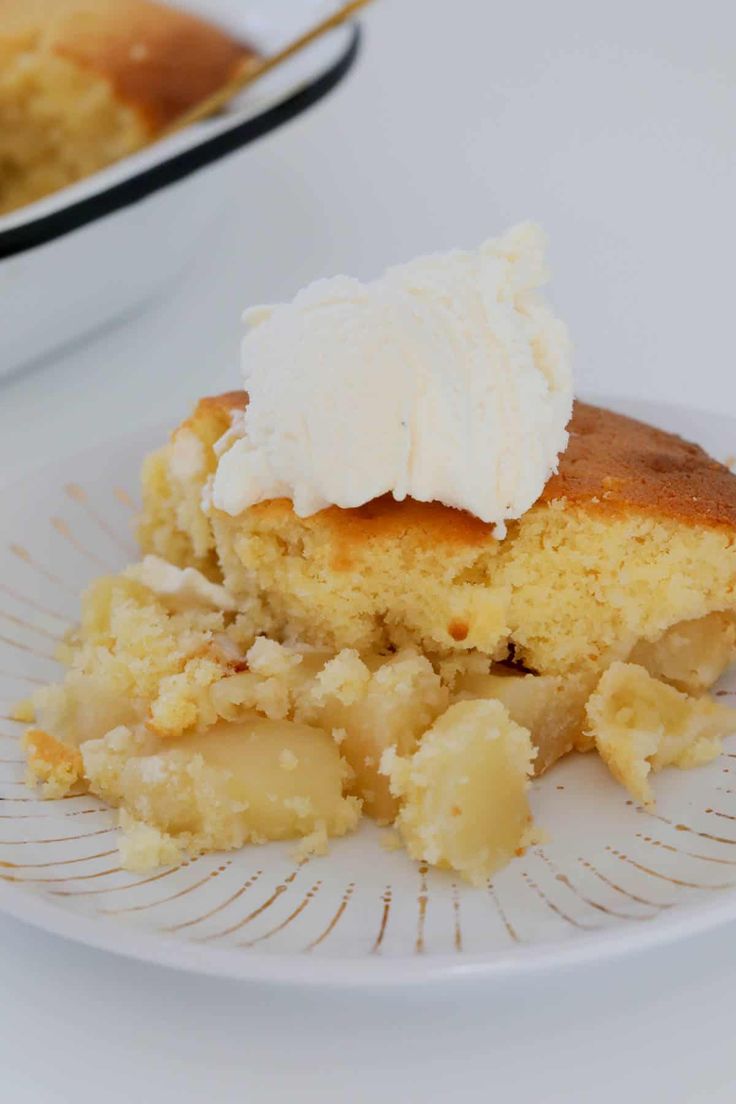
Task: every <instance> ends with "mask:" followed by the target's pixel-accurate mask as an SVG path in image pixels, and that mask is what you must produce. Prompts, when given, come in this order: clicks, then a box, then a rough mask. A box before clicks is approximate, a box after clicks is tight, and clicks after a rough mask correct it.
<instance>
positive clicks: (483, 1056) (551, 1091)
mask: <svg viewBox="0 0 736 1104" xmlns="http://www.w3.org/2000/svg"><path fill="white" fill-rule="evenodd" d="M274 2H276V0H274ZM364 22H365V27H366V36H365V38H366V40H365V43H364V54H363V57H362V60H361V61H360V62H359V65H358V68H357V70H356V71H355V72H354V73H353V74H352V75H351V77H349V78H348V81H347V82H346V84H345V85H343V86H342V87H341V88H340V89H338V90H337V91H336V92H335V93H333V94H332V96H331V97H330V99H329V100H328V101H326V102H325V103H323V104H321V105H320V106H318V107H317V108H316V109H314V110H313V111H312V112H311V113H310V114H308V115H307V116H305V117H304V118H302V119H299V120H297V121H296V122H294V123H292V124H290V125H289V126H288V128H286V129H285V130H283V131H280V132H278V133H276V134H275V135H272V136H271V137H269V138H267V139H265V140H264V141H262V142H260V143H259V144H258V145H256V146H252V147H250V148H248V149H247V150H245V151H243V153H242V154H240V155H238V156H237V157H236V158H234V159H233V160H232V161H231V163H230V165H231V171H232V173H233V179H234V194H233V200H232V203H231V205H230V206H229V207H228V208H227V209H224V210H223V211H222V212H221V217H220V219H219V222H218V224H217V225H216V227H215V230H214V231H213V233H212V236H211V238H210V240H209V241H208V242H207V244H206V246H205V248H204V249H202V250H201V251H200V252H199V254H198V255H197V256H196V258H195V259H194V260H193V261H192V263H191V265H190V267H189V269H188V270H187V272H186V273H185V274H184V275H183V277H182V279H181V281H180V282H179V284H178V285H177V286H176V287H174V288H172V289H170V290H169V292H168V293H167V295H166V296H165V298H163V299H162V300H161V301H159V302H158V303H156V304H155V306H154V307H152V308H151V309H150V310H149V311H148V312H147V313H145V314H143V315H140V316H138V317H136V318H134V319H130V320H128V321H127V322H126V323H125V324H123V325H120V326H118V327H117V328H115V329H114V330H110V331H108V332H107V333H105V334H103V335H100V336H98V337H97V338H96V339H95V340H93V341H89V342H87V343H86V344H85V345H84V346H82V347H80V348H77V349H73V350H70V351H69V352H68V353H67V354H66V355H65V356H63V357H62V356H60V357H57V358H55V359H54V361H53V362H52V363H49V364H46V365H43V366H40V367H36V368H34V369H33V370H32V371H29V372H27V373H25V374H24V375H22V376H18V377H16V378H15V379H12V380H10V381H9V382H7V383H5V384H3V385H0V473H1V474H0V478H1V479H2V480H3V481H4V480H10V479H14V478H16V477H18V476H20V475H22V474H23V472H24V471H27V470H29V469H30V468H31V467H34V466H38V465H40V464H42V463H47V462H49V461H53V459H54V458H55V457H57V456H61V455H64V454H65V453H68V452H70V451H73V450H74V449H76V448H78V447H81V446H82V445H84V444H91V443H96V442H99V441H104V440H105V439H106V438H108V437H109V436H110V435H115V434H118V433H121V432H125V431H126V430H127V429H128V428H129V427H131V428H132V427H138V426H141V425H144V424H152V423H158V422H165V423H169V424H172V425H173V424H174V422H175V421H176V420H177V419H178V417H179V416H180V415H181V414H182V413H184V411H185V410H186V409H187V407H188V405H189V404H190V403H191V402H192V401H193V400H194V399H195V398H196V397H198V396H199V395H201V394H204V393H207V392H215V391H218V390H222V389H225V388H231V387H233V386H237V349H238V339H239V313H240V310H241V308H242V307H243V306H245V305H246V304H248V303H253V302H259V301H264V300H265V301H267V300H270V299H274V298H280V297H286V296H289V295H291V294H292V293H293V292H294V291H296V289H297V288H298V287H299V286H300V285H301V284H303V283H304V282H305V281H307V280H309V279H312V278H314V277H316V276H320V275H328V274H332V273H334V272H338V271H347V272H350V273H353V274H356V275H360V276H370V275H372V274H375V273H377V272H378V271H380V269H381V268H382V267H383V266H384V265H385V264H387V263H389V262H392V261H398V260H403V259H406V258H408V257H411V256H412V255H414V254H416V253H418V252H423V251H427V250H432V249H442V248H446V247H450V246H454V245H462V246H472V245H473V244H475V243H477V242H478V241H479V240H481V239H482V238H483V237H484V236H487V235H489V234H493V233H495V232H497V231H499V230H501V229H503V228H504V227H505V226H506V225H507V224H509V223H510V222H513V221H516V220H518V219H521V218H526V217H530V216H531V217H533V218H535V219H537V220H539V221H540V222H541V223H542V224H543V225H544V226H545V228H546V229H547V230H548V232H549V235H550V238H551V244H552V268H553V274H554V281H553V289H552V293H553V297H554V299H555V301H556V303H557V305H558V307H559V309H560V311H561V313H562V314H563V315H564V316H565V317H566V319H567V320H568V322H569V324H570V327H571V330H572V333H573V337H574V340H575V343H576V347H577V356H576V369H577V377H578V388H579V390H580V391H582V392H588V393H591V392H593V393H609V394H617V395H635V396H637V397H650V398H658V399H671V400H672V401H675V402H678V403H685V404H687V405H690V406H691V407H696V408H702V409H706V410H707V409H712V410H715V409H717V410H721V411H736V379H735V370H734V363H733V352H732V348H733V329H734V321H735V319H736V310H735V308H734V301H733V300H734V286H735V282H734V272H735V268H736V266H735V264H734V257H736V249H735V248H734V246H735V245H736V241H735V238H736V230H735V227H736V223H735V221H734V216H733V203H734V196H736V152H735V151H736V143H735V141H734V129H735V126H736V46H735V45H734V43H735V42H736V35H735V33H734V32H736V18H735V16H734V9H733V5H732V3H731V2H730V0H723V2H719V0H701V2H699V3H698V4H695V3H694V2H691V3H684V2H683V3H660V2H655V0H638V2H632V0H622V2H618V3H616V4H610V5H602V4H591V3H589V2H583V0H556V2H555V3H545V2H542V0H514V3H513V4H510V5H502V4H500V3H496V2H487V0H444V2H440V0H423V2H422V0H379V2H378V3H377V4H376V6H375V7H374V8H373V9H372V10H371V11H370V12H369V14H367V16H366V17H365V20H364ZM193 186H194V187H196V182H193ZM141 263H142V264H144V263H145V258H142V259H141ZM100 278H101V279H102V278H107V279H114V258H111V266H110V271H109V272H107V273H101V274H100ZM70 279H73V273H70ZM0 309H1V304H0ZM52 309H53V304H43V305H41V306H40V308H39V324H43V322H42V317H43V310H52ZM0 324H1V321H0ZM734 445H735V448H734V452H736V441H735V442H734ZM734 942H736V931H734V930H733V929H726V930H724V931H723V932H721V933H719V934H717V935H714V936H709V937H707V938H704V939H700V940H693V941H691V942H689V943H687V944H684V945H680V946H679V947H677V948H675V949H671V950H667V951H665V950H662V951H658V952H655V953H650V954H649V955H648V956H647V957H646V958H634V959H632V960H630V961H629V962H627V963H625V964H618V965H616V966H613V967H612V966H606V965H601V966H599V967H596V968H593V969H590V968H588V969H587V970H586V971H584V972H570V973H563V974H557V975H551V976H549V977H540V978H538V979H536V980H526V981H524V982H522V983H517V984H515V985H514V986H509V985H503V986H496V985H494V986H493V989H492V990H489V989H487V988H485V989H484V988H477V987H474V988H470V989H463V988H462V987H460V988H454V989H453V990H452V991H447V992H441V991H429V990H428V991H426V992H424V993H421V994H419V993H415V994H414V995H411V996H409V995H406V994H394V995H392V996H391V997H387V998H385V999H383V998H379V997H377V996H376V995H372V996H371V997H369V998H366V997H361V996H360V995H358V994H348V993H344V994H336V993H332V994H328V995H324V994H323V995H320V994H318V993H301V994H294V993H290V992H288V991H284V990H275V989H272V990H269V989H267V988H254V987H245V986H242V985H236V984H234V983H226V982H216V981H206V980H202V979H196V978H189V977H186V976H180V975H176V974H173V973H170V972H168V971H164V970H160V969H156V968H153V967H145V966H142V965H137V964H135V963H127V962H123V961H122V960H116V959H114V958H112V957H105V956H103V955H102V954H99V953H96V952H92V951H88V950H85V949H83V948H79V947H76V946H72V945H70V944H65V943H62V942H60V941H57V940H55V939H52V938H50V937H47V936H44V935H42V934H40V933H38V932H35V931H31V930H27V929H24V928H22V927H21V926H20V925H18V924H16V923H14V922H11V921H10V920H2V919H0V947H2V951H0V1021H1V1026H2V1031H1V1032H0V1079H1V1083H2V1089H1V1090H0V1099H2V1100H3V1101H5V1100H7V1101H8V1102H9V1104H11V1102H12V1104H16V1102H18V1104H25V1102H26V1101H28V1102H33V1104H36V1102H38V1104H46V1102H47V1101H60V1102H64V1104H66V1102H67V1101H70V1102H71V1101H74V1102H75V1104H86V1101H92V1100H95V1101H97V1100H100V1099H104V1100H106V1101H110V1102H117V1101H123V1100H125V1101H129V1100H140V1101H142V1102H144V1104H148V1102H149V1101H150V1102H153V1104H158V1102H159V1101H161V1102H166V1101H169V1100H177V1101H185V1102H188V1101H200V1100H203V1099H207V1100H211V1101H213V1102H217V1104H219V1102H220V1101H223V1102H229V1101H231V1100H232V1101H235V1100H238V1101H240V1100H247V1101H249V1102H250V1101H254V1102H258V1104H260V1101H269V1102H270V1101H280V1100H290V1101H291V1100H304V1101H312V1100H314V1101H320V1102H331V1101H338V1102H341V1104H342V1102H347V1104H352V1102H353V1101H355V1102H362V1101H364V1100H365V1101H368V1100H370V1101H371V1102H374V1101H376V1100H377V1099H383V1100H388V1101H391V1102H393V1101H394V1100H396V1101H399V1100H400V1101H402V1104H403V1102H404V1101H406V1102H413V1101H420V1100H422V1101H424V1100H432V1101H434V1100H439V1099H443V1098H445V1097H446V1096H447V1095H451V1096H454V1097H455V1098H457V1099H459V1100H463V1101H465V1100H467V1101H475V1100H483V1101H487V1100H492V1099H504V1100H509V1101H524V1102H525V1101H538V1100H541V1101H544V1102H548V1101H549V1102H556V1101H565V1102H568V1101H571V1102H576V1101H581V1102H582V1101H585V1102H587V1101H592V1102H594V1104H598V1102H601V1104H606V1102H608V1101H622V1100H626V1101H627V1102H638V1101H667V1102H668V1104H669V1102H677V1104H679V1102H700V1101H708V1102H710V1101H716V1102H720V1101H723V1102H726V1101H729V1102H730V1101H733V1099H734V1098H735V1097H736V1052H735V1051H734V1048H733V1027H732V1024H733V1019H734V1013H735V1012H736V997H734V995H733V994H734V993H735V992H736V961H735V959H736V956H734V954H733V950H732V948H733V945H734Z"/></svg>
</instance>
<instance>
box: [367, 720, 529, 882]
mask: <svg viewBox="0 0 736 1104" xmlns="http://www.w3.org/2000/svg"><path fill="white" fill-rule="evenodd" d="M534 755H535V750H534V748H533V746H532V742H531V739H530V736H529V732H528V731H527V730H526V729H525V728H522V727H521V726H520V725H518V724H516V723H515V722H514V721H512V720H511V718H510V717H509V714H508V712H507V710H506V708H505V707H504V706H503V705H502V704H501V702H500V701H463V702H456V703H455V704H454V705H451V706H450V708H449V709H448V710H447V711H446V712H445V713H443V714H442V716H441V717H439V718H438V720H436V721H435V723H434V724H433V725H432V727H431V728H430V729H429V731H428V732H426V733H425V735H424V737H423V738H422V741H421V743H420V745H419V748H418V750H417V751H416V752H415V753H414V754H413V755H411V756H407V757H403V756H400V755H398V754H397V753H396V751H395V750H394V749H390V750H389V751H387V752H386V753H385V754H384V756H383V759H382V763H381V767H382V770H383V771H384V772H385V773H386V774H387V775H388V776H389V779H390V783H391V792H392V793H393V794H394V796H395V797H397V798H399V799H400V802H401V805H400V811H399V815H398V817H397V819H396V827H397V829H398V832H399V835H400V836H401V838H402V840H403V843H404V846H405V847H406V849H407V851H408V852H409V854H410V855H411V856H412V858H414V859H420V860H424V861H426V862H428V863H431V864H432V865H434V866H443V867H449V868H450V869H452V870H457V871H458V873H460V874H461V875H462V876H463V877H464V878H465V879H467V881H469V882H472V883H473V884H474V885H482V884H484V882H485V881H486V880H487V879H488V878H489V877H490V875H491V874H493V873H494V871H496V870H498V869H499V868H500V867H502V866H505V865H506V863H507V862H509V861H510V859H512V858H513V857H514V855H516V854H518V853H519V852H520V851H521V850H522V849H523V848H524V847H525V846H526V845H527V844H529V843H530V842H532V840H533V823H532V815H531V812H530V809H529V803H528V801H527V788H528V785H529V775H530V773H531V769H532V763H533V760H534Z"/></svg>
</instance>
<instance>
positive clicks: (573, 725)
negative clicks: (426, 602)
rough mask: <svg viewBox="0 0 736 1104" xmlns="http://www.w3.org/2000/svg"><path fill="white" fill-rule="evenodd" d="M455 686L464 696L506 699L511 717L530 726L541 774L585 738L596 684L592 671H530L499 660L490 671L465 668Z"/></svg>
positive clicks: (462, 698)
mask: <svg viewBox="0 0 736 1104" xmlns="http://www.w3.org/2000/svg"><path fill="white" fill-rule="evenodd" d="M455 687H456V692H455V696H456V698H457V699H459V700H465V699H484V700H485V699H495V700H497V701H500V702H502V703H503V704H504V705H505V706H506V709H507V710H508V711H509V715H510V717H511V719H512V720H513V721H515V722H516V723H517V724H519V725H521V726H522V728H527V729H529V732H530V733H531V738H532V743H533V744H534V746H535V747H536V749H537V756H536V758H535V760H534V773H535V774H536V775H539V774H542V773H543V772H544V771H545V770H546V769H547V767H549V766H551V765H552V763H554V762H556V761H557V760H558V759H559V758H560V757H561V756H563V755H566V754H567V753H568V751H571V750H572V749H573V748H574V747H579V746H580V744H581V733H582V731H583V727H584V723H585V702H586V699H587V697H588V694H589V693H590V690H591V684H590V679H589V677H586V676H582V675H581V676H575V675H532V674H527V675H525V674H521V673H518V672H516V671H513V670H510V669H508V668H507V669H504V668H503V667H498V666H497V667H494V668H493V669H492V670H491V671H490V672H488V673H475V672H471V673H468V674H462V675H460V676H459V677H458V679H457V681H456V684H455ZM580 750H585V748H584V747H580Z"/></svg>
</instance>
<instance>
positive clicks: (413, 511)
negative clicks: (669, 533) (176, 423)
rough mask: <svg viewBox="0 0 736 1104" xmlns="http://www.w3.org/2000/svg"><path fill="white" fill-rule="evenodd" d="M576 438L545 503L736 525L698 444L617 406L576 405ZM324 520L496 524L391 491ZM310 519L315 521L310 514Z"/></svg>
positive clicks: (458, 536)
mask: <svg viewBox="0 0 736 1104" xmlns="http://www.w3.org/2000/svg"><path fill="white" fill-rule="evenodd" d="M246 400H247V396H246V394H245V392H244V391H230V392H228V393H227V394H224V395H216V396H211V397H209V398H206V399H202V400H201V403H200V404H199V407H198V408H197V411H196V412H195V416H194V417H195V419H196V417H197V414H198V413H199V412H200V411H201V413H202V414H204V413H205V411H206V412H207V413H208V414H210V415H212V414H213V413H214V412H215V411H219V412H220V413H221V414H222V415H223V417H224V418H225V419H229V414H230V412H231V411H233V410H238V409H241V410H242V409H243V408H244V406H245V403H246ZM569 431H570V441H569V444H568V447H567V449H566V450H565V452H564V453H563V454H562V456H561V457H560V466H559V471H558V473H557V474H556V475H554V476H552V478H551V479H550V480H549V482H548V483H547V485H546V487H545V488H544V490H543V492H542V494H541V496H540V499H539V502H542V503H547V502H553V501H556V500H565V501H566V502H568V503H570V504H573V505H575V506H577V507H581V508H584V509H586V510H595V511H596V512H603V513H611V514H622V513H628V512H634V513H637V514H646V515H649V516H651V517H652V518H657V517H663V518H670V519H672V520H675V521H679V522H682V523H685V524H688V525H702V526H706V527H708V528H713V527H718V528H722V527H725V528H731V529H736V475H734V474H733V473H732V472H731V471H729V469H728V468H727V467H725V466H724V465H723V464H719V463H718V461H717V460H714V459H712V457H710V456H709V455H708V454H707V453H706V452H705V451H704V449H702V448H701V447H700V446H699V445H695V444H692V443H691V442H689V441H685V440H683V438H682V437H678V436H677V435H676V434H674V433H667V432H665V431H664V430H662V429H657V428H656V427H655V426H652V425H648V424H647V423H645V422H639V421H636V420H635V419H634V418H628V417H626V416H625V415H623V414H615V413H614V412H613V411H612V410H606V409H604V408H602V407H597V406H590V405H589V404H588V403H583V402H577V401H576V403H575V406H574V410H573V416H572V419H571V421H570V425H569ZM290 508H291V504H290V503H289V502H287V500H285V499H278V500H276V501H273V502H264V503H260V504H259V505H257V506H254V507H251V509H252V510H254V511H261V512H263V513H266V512H269V513H270V512H274V511H279V512H281V511H286V510H290ZM319 517H320V523H321V524H324V523H327V524H328V525H331V526H334V527H335V528H338V527H339V529H340V531H341V535H342V536H343V538H344V539H347V540H348V541H349V540H350V539H351V538H352V539H356V540H357V539H365V538H367V537H370V536H372V535H377V533H378V532H379V531H380V532H382V533H386V532H387V531H388V532H395V533H397V534H398V533H400V532H401V531H402V530H403V529H407V528H411V530H412V532H413V533H414V534H415V535H418V534H419V533H421V532H422V530H424V531H426V536H427V539H428V540H436V539H441V540H443V541H447V540H455V541H458V542H462V543H466V542H473V541H478V542H481V541H484V540H486V539H487V538H488V534H489V532H490V531H491V529H492V528H493V526H492V525H488V524H486V523H485V522H482V521H480V520H479V519H478V518H475V517H473V516H472V515H470V514H468V513H466V512H465V511H462V510H455V509H452V508H451V507H449V506H443V505H442V504H441V503H438V502H416V501H414V500H412V499H405V500H404V501H403V502H396V501H395V499H394V498H393V497H392V496H391V495H384V496H383V497H382V498H379V499H375V500H374V501H373V502H368V503H366V504H365V505H364V506H359V507H357V508H356V509H353V510H341V509H339V508H338V507H336V506H333V507H330V508H329V509H327V510H323V511H322V512H321V513H320V515H319ZM305 521H306V523H307V524H308V523H309V521H310V519H305Z"/></svg>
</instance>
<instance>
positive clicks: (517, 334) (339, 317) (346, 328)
mask: <svg viewBox="0 0 736 1104" xmlns="http://www.w3.org/2000/svg"><path fill="white" fill-rule="evenodd" d="M544 253H545V239H544V235H543V233H542V231H541V230H540V229H539V228H538V227H537V226H535V225H533V224H530V223H524V224H522V225H520V226H516V227H514V228H513V229H511V230H509V231H508V232H507V233H506V234H504V235H503V236H502V237H500V238H497V239H490V240H489V241H487V242H485V243H484V244H483V245H481V246H480V248H478V249H476V250H472V251H469V252H460V251H454V252H451V253H444V254H436V255H430V256H426V257H419V258H417V259H416V260H414V261H411V262H409V263H408V264H404V265H399V266H397V267H395V268H390V269H388V270H387V272H386V273H385V274H384V275H383V276H381V277H380V278H379V279H377V280H374V281H372V282H370V283H361V282H360V281H359V280H355V279H352V278H350V277H347V276H336V277H334V278H333V279H328V280H318V281H316V282H315V283H313V284H310V285H309V286H308V287H306V288H304V289H303V290H302V291H300V292H299V293H298V295H297V296H296V297H295V299H294V300H293V301H292V302H291V303H284V304H278V305H276V306H265V307H255V308H253V309H251V310H249V311H247V312H246V314H245V321H246V324H247V327H248V331H247V335H246V337H245V339H244V342H243V376H244V380H245V386H246V389H247V391H248V392H249V395H250V401H249V404H248V407H247V409H246V411H245V415H244V419H243V423H242V428H243V436H242V437H240V438H239V439H238V440H236V441H235V443H234V444H233V445H232V446H231V447H230V448H229V449H228V450H227V451H226V452H225V453H224V454H223V455H222V456H221V458H220V460H219V464H218V468H217V472H216V474H215V479H214V485H213V488H212V501H213V504H214V505H215V506H216V507H217V508H218V509H220V510H224V511H225V512H227V513H229V514H233V515H235V514H238V513H240V512H241V511H242V510H244V509H246V508H247V507H249V506H252V505H253V504H255V503H257V502H261V501H263V500H266V499H271V498H289V499H291V500H292V502H293V504H294V510H295V512H296V513H297V514H299V515H300V516H308V515H310V514H313V513H316V512H317V511H318V510H321V509H323V508H324V507H326V506H331V505H336V506H341V507H345V508H348V507H354V506H360V505H362V504H363V503H365V502H369V501H370V500H371V499H373V498H377V497H378V496H380V495H384V494H386V493H390V494H392V495H393V496H394V498H396V499H399V500H401V499H403V498H405V497H406V496H411V497H412V498H415V499H418V500H420V501H423V502H428V501H438V502H442V503H444V504H445V505H447V506H454V507H457V508H459V509H463V510H468V511H469V512H470V513H471V514H475V515H476V516H477V517H479V518H481V519H482V520H483V521H486V522H494V523H496V525H497V535H498V536H502V535H503V533H504V522H505V521H506V520H508V519H511V518H518V517H520V516H521V515H522V514H523V513H524V512H525V511H526V510H528V508H529V507H530V506H531V505H532V504H533V503H534V501H535V500H536V499H537V498H538V496H539V494H540V493H541V491H542V488H543V487H544V484H545V483H546V481H547V479H548V478H549V476H550V475H551V474H552V473H553V472H554V471H555V470H556V467H557V460H558V456H559V454H560V452H561V451H562V450H563V449H564V448H565V446H566V444H567V432H566V429H565V427H566V425H567V422H568V420H569V417H570V414H571V411H572V377H571V371H570V349H569V340H568V336H567V330H566V327H565V325H564V324H563V323H562V322H561V321H560V320H559V319H558V318H556V317H555V315H554V314H553V313H552V311H551V310H550V308H549V307H548V306H547V305H546V303H545V302H544V301H543V300H542V298H541V296H540V294H539V292H538V289H539V288H540V287H541V286H542V285H543V284H545V283H546V281H547V273H546V268H545V262H544Z"/></svg>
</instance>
